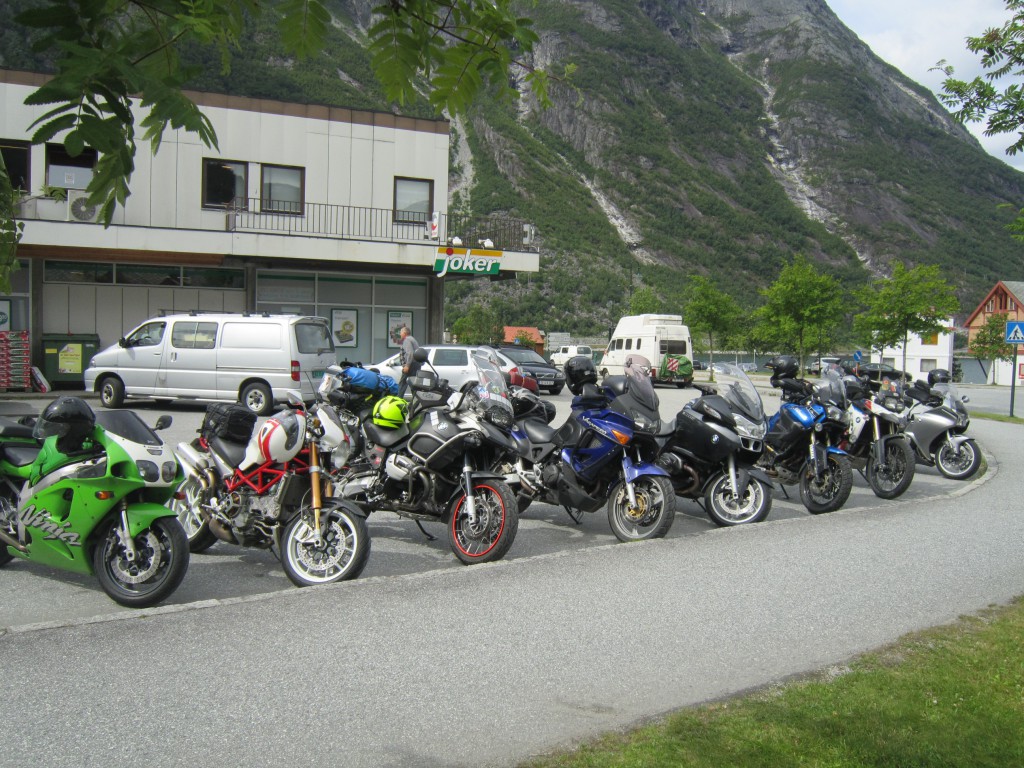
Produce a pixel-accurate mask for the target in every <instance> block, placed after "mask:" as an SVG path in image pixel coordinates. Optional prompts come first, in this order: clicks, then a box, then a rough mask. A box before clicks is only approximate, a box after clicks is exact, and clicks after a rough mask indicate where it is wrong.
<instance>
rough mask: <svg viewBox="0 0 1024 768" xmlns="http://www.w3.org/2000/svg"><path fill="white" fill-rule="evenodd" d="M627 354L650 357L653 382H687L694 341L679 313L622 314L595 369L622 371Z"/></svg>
mask: <svg viewBox="0 0 1024 768" xmlns="http://www.w3.org/2000/svg"><path fill="white" fill-rule="evenodd" d="M630 355H641V356H643V357H646V358H647V359H648V360H650V361H651V365H652V371H651V374H652V376H653V378H654V380H655V382H659V383H666V384H676V385H677V386H686V385H688V384H689V383H690V382H692V381H693V345H692V343H691V341H690V329H689V328H687V327H686V326H685V325H683V318H682V316H681V315H627V316H626V317H623V318H621V319H620V320H619V322H618V324H617V325H616V326H615V333H613V334H612V339H611V341H609V342H608V349H606V350H605V353H604V357H602V358H601V362H600V364H598V370H599V371H600V372H601V375H602V376H608V375H614V374H621V373H623V370H624V365H625V363H626V358H627V357H629V356H630ZM669 356H670V357H669ZM683 358H685V360H684V359H683ZM662 363H665V365H662Z"/></svg>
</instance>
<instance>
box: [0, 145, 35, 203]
mask: <svg viewBox="0 0 1024 768" xmlns="http://www.w3.org/2000/svg"><path fill="white" fill-rule="evenodd" d="M28 153H29V143H28V142H27V141H8V140H7V139H0V155H2V156H3V158H4V165H5V166H6V167H7V175H8V176H9V177H10V179H11V187H12V188H13V189H15V190H19V189H20V190H22V191H23V192H31V191H32V185H31V183H30V182H31V181H32V180H31V179H30V178H29V167H30V166H29V162H28Z"/></svg>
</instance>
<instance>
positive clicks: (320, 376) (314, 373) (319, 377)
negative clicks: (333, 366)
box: [313, 371, 324, 379]
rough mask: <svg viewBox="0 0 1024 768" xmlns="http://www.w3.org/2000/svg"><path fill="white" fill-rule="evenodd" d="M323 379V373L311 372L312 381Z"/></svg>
mask: <svg viewBox="0 0 1024 768" xmlns="http://www.w3.org/2000/svg"><path fill="white" fill-rule="evenodd" d="M323 377H324V372H323V371H313V378H314V379H322V378H323Z"/></svg>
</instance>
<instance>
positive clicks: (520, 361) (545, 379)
mask: <svg viewBox="0 0 1024 768" xmlns="http://www.w3.org/2000/svg"><path fill="white" fill-rule="evenodd" d="M498 352H500V353H501V354H503V355H505V356H506V357H508V358H510V359H511V360H512V361H513V362H514V363H515V364H516V365H517V366H518V367H519V368H520V369H521V370H522V371H523V372H524V373H525V374H532V375H533V377H534V378H535V379H536V380H537V388H538V389H544V390H547V391H548V392H550V393H551V394H552V395H557V394H558V393H559V392H561V391H562V388H563V387H564V386H565V374H564V373H562V371H560V370H559V369H558V367H557V366H556V365H553V364H552V363H549V362H548V361H547V360H545V359H544V358H543V357H541V356H540V355H539V354H537V352H536V351H534V350H532V349H530V348H529V347H523V346H519V345H505V346H502V347H499V348H498ZM503 370H504V369H503Z"/></svg>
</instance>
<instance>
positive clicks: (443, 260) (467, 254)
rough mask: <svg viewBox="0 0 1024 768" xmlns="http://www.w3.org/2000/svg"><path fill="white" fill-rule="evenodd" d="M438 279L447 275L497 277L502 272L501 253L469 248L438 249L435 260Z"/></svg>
mask: <svg viewBox="0 0 1024 768" xmlns="http://www.w3.org/2000/svg"><path fill="white" fill-rule="evenodd" d="M434 271H435V272H436V273H437V276H438V277H444V276H445V275H447V274H461V275H497V274H498V273H499V272H500V271H501V251H490V250H482V249H477V250H470V249H468V248H452V247H451V246H448V247H447V248H438V249H437V256H436V257H435V258H434Z"/></svg>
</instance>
